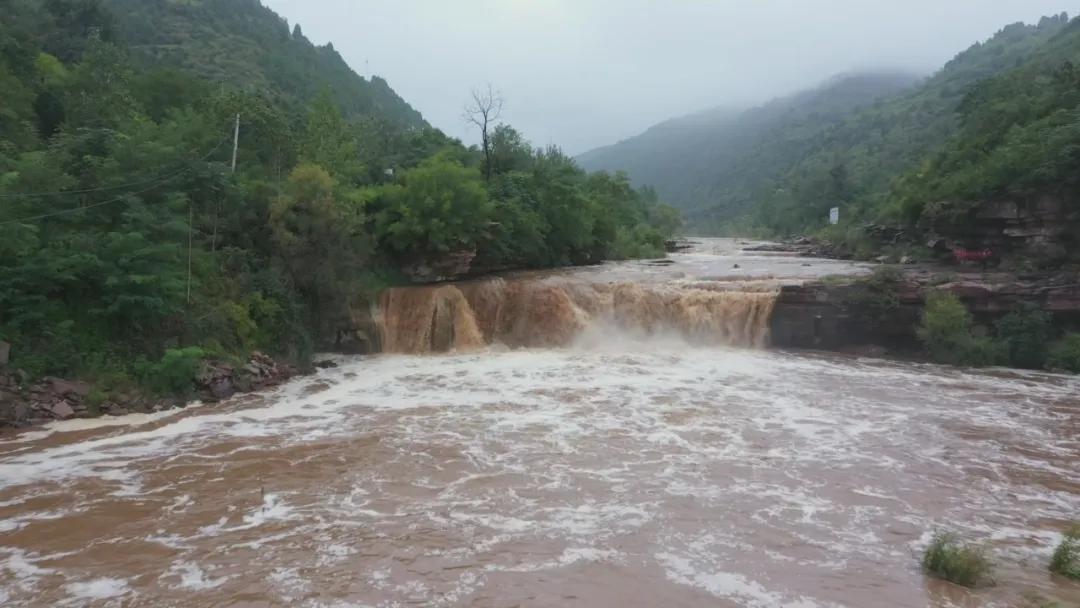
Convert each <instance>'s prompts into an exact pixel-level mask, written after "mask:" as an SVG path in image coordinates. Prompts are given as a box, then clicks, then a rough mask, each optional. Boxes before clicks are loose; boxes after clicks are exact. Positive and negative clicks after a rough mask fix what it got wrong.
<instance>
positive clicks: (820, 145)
mask: <svg viewBox="0 0 1080 608" xmlns="http://www.w3.org/2000/svg"><path fill="white" fill-rule="evenodd" d="M1068 23H1069V20H1068V17H1067V16H1066V15H1064V14H1062V15H1057V16H1053V17H1048V18H1044V19H1043V20H1042V21H1040V22H1039V24H1037V25H1024V24H1019V23H1017V24H1012V25H1009V26H1008V27H1005V28H1004V29H1002V30H1001V31H1000V32H998V33H997V34H996V35H995V36H994V37H993V38H991V39H990V40H987V41H986V42H983V43H978V44H975V45H974V46H972V47H971V48H970V49H968V50H966V51H964V52H963V53H961V54H959V55H958V56H957V57H956V58H955V59H953V60H952V61H950V62H949V63H948V64H947V65H945V66H944V67H943V68H942V69H941V70H940V71H938V72H937V73H935V74H934V75H933V76H931V77H929V78H926V79H919V78H915V77H912V76H909V75H904V74H889V73H863V74H849V75H844V76H840V77H837V78H834V79H832V80H831V81H829V82H826V83H824V84H823V85H822V86H820V87H818V88H816V89H813V90H810V91H805V92H802V93H798V94H795V95H791V96H789V97H785V98H781V99H777V100H774V101H772V102H769V103H767V104H765V105H763V106H761V107H758V108H753V109H750V110H746V111H736V110H732V109H725V108H722V109H717V110H713V111H710V112H705V113H702V114H698V115H694V116H689V117H685V118H682V119H676V120H673V121H669V122H667V123H663V124H661V125H657V126H655V127H653V128H652V129H650V130H649V131H647V132H646V133H644V134H642V135H640V136H638V137H636V138H632V139H630V140H627V141H624V142H621V143H619V144H616V145H614V146H609V147H607V148H601V149H599V150H594V151H592V152H589V153H586V154H584V155H582V156H581V157H580V160H581V162H582V164H583V165H584V166H585V167H587V168H589V169H607V170H618V169H622V170H628V171H630V172H631V174H632V175H633V176H634V178H635V180H636V181H637V183H638V184H651V185H653V186H656V187H657V188H658V190H659V192H660V194H661V195H662V196H663V197H664V198H665V199H667V200H669V201H671V202H673V203H675V204H676V205H677V206H679V208H680V209H681V210H683V212H684V213H685V214H686V215H687V217H688V219H689V221H690V226H691V229H692V230H693V231H694V232H698V233H714V232H727V233H731V232H739V233H741V234H743V235H746V234H755V235H787V234H793V233H802V234H806V233H810V232H816V231H817V230H819V229H821V228H823V227H824V226H825V225H826V222H827V217H828V210H829V209H830V208H831V207H837V206H838V207H840V208H841V217H842V221H843V222H844V223H845V225H846V227H845V228H844V232H845V234H842V235H841V234H835V233H834V234H833V235H832V236H833V237H835V238H833V239H830V240H833V241H834V242H839V243H841V244H844V243H843V242H844V241H847V242H849V243H850V245H848V246H847V247H846V248H847V250H848V251H853V252H855V251H860V250H861V251H860V253H862V254H866V255H868V254H869V253H870V252H871V251H874V250H876V249H877V248H879V247H880V244H878V243H874V242H873V241H872V240H870V239H869V238H868V237H866V236H865V235H864V236H858V235H857V234H854V233H858V232H861V230H862V226H863V225H865V224H866V223H868V222H877V223H888V224H898V225H903V224H908V225H910V226H914V225H915V224H916V223H917V222H918V221H919V220H920V218H922V216H923V211H924V209H925V208H926V207H927V205H928V204H931V203H936V202H939V201H948V202H949V203H948V204H947V205H946V206H951V205H952V204H953V203H956V202H962V201H971V200H982V199H984V198H986V197H995V196H1016V195H1021V196H1022V197H1024V198H1026V199H1029V200H1034V199H1035V197H1036V196H1037V195H1038V194H1041V193H1045V192H1058V191H1060V190H1062V189H1064V190H1065V191H1067V192H1070V193H1073V192H1075V191H1076V189H1077V186H1080V182H1078V181H1077V176H1076V172H1075V171H1073V170H1072V169H1071V168H1073V167H1075V166H1076V163H1077V154H1078V152H1077V150H1078V149H1080V146H1078V145H1077V143H1078V142H1080V119H1078V116H1080V109H1078V106H1077V102H1078V96H1077V94H1076V91H1077V87H1076V78H1077V70H1076V69H1075V68H1074V64H1075V63H1076V58H1077V56H1078V51H1080V31H1078V30H1077V28H1075V27H1067V25H1068Z"/></svg>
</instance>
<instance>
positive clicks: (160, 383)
mask: <svg viewBox="0 0 1080 608" xmlns="http://www.w3.org/2000/svg"><path fill="white" fill-rule="evenodd" d="M205 358H206V351H204V350H203V349H201V348H196V347H191V348H183V349H169V350H168V351H166V352H165V356H163V357H162V358H161V361H158V362H157V363H146V364H143V365H142V366H140V367H141V369H140V370H139V377H140V379H141V380H142V382H143V384H145V385H146V387H147V388H149V389H150V390H152V391H154V392H156V393H160V394H165V395H173V396H176V397H187V396H190V395H191V394H192V393H193V392H194V391H195V376H196V375H198V373H199V370H200V368H201V367H202V362H203V359H205Z"/></svg>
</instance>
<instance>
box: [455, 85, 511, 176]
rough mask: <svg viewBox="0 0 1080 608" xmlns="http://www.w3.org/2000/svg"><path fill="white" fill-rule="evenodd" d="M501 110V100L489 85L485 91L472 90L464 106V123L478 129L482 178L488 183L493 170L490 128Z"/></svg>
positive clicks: (497, 118) (500, 114) (500, 113)
mask: <svg viewBox="0 0 1080 608" xmlns="http://www.w3.org/2000/svg"><path fill="white" fill-rule="evenodd" d="M502 109H503V98H502V96H501V95H500V94H499V93H498V92H497V91H495V89H494V88H492V86H491V84H490V83H489V84H488V85H487V88H486V89H473V91H472V101H470V102H469V103H468V104H467V105H466V106H465V116H464V118H465V121H466V122H468V123H471V124H473V125H476V127H477V128H478V129H480V140H481V149H482V150H483V152H484V177H485V178H486V179H487V180H489V181H490V180H491V173H492V169H493V167H492V158H491V153H492V146H491V128H492V125H494V124H495V121H497V120H499V117H500V116H502Z"/></svg>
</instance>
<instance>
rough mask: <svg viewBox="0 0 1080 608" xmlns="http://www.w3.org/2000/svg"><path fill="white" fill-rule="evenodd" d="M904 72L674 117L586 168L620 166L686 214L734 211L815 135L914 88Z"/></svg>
mask: <svg viewBox="0 0 1080 608" xmlns="http://www.w3.org/2000/svg"><path fill="white" fill-rule="evenodd" d="M916 82H917V78H916V77H914V76H911V75H907V74H897V73H872V74H871V73H868V74H849V75H844V76H840V77H837V78H834V79H833V80H831V81H830V82H828V83H826V84H824V85H822V86H821V87H819V88H816V89H813V90H810V91H804V92H802V93H798V94H796V95H792V96H789V97H784V98H781V99H777V100H775V101H772V102H770V103H768V104H765V105H763V106H761V107H758V108H753V109H750V110H747V111H742V112H739V111H732V110H727V109H717V110H712V111H708V112H703V113H700V114H696V115H692V116H688V117H685V118H679V119H675V120H672V121H669V122H666V123H663V124H661V125H658V126H656V127H653V128H651V129H649V130H648V131H647V132H645V133H644V134H642V135H640V136H638V137H635V138H632V139H629V140H627V141H624V142H621V143H619V144H616V145H614V146H609V147H607V148H601V149H598V150H594V151H592V152H587V153H585V154H583V155H581V156H579V157H578V159H577V160H578V162H580V163H581V164H582V166H584V167H585V168H586V169H590V170H610V171H613V170H622V171H626V172H628V173H629V174H630V175H631V176H632V178H633V179H634V181H635V183H638V184H641V185H650V186H653V187H655V188H656V189H657V191H658V192H659V193H660V195H661V196H663V197H664V198H665V200H668V201H670V202H671V203H672V204H674V205H676V206H678V207H680V208H681V209H682V210H684V211H685V212H686V213H688V214H690V218H689V219H690V221H691V224H692V227H693V223H695V222H696V221H700V220H701V218H702V217H705V216H709V217H711V216H718V217H722V218H730V217H735V216H737V215H739V214H741V213H743V212H745V211H746V210H747V209H748V208H749V206H750V205H751V204H752V203H753V201H754V194H755V191H756V190H757V189H758V188H759V187H760V186H761V185H762V183H764V182H766V181H768V180H769V179H771V178H772V177H773V176H775V175H777V174H781V173H783V172H784V171H786V170H787V169H788V168H789V167H791V166H792V165H793V164H795V163H796V162H798V161H799V159H801V158H803V157H805V156H806V155H808V154H811V153H813V152H814V151H816V150H817V149H818V148H819V147H820V144H821V142H820V141H819V137H820V134H821V133H822V132H823V131H824V130H826V129H827V128H829V127H830V126H835V125H838V124H840V123H841V122H842V121H843V120H845V119H846V118H847V117H849V116H850V115H851V113H852V112H853V111H854V110H856V109H857V108H860V107H864V106H867V105H869V104H871V103H873V102H874V101H875V100H878V99H881V98H883V97H886V96H888V95H892V94H895V93H897V92H899V91H902V90H905V89H908V88H910V87H911V86H913V85H914V84H915V83H916Z"/></svg>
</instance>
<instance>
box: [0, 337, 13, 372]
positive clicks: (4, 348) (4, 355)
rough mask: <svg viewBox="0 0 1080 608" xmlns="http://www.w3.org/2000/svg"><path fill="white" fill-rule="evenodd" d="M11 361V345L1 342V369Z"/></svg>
mask: <svg viewBox="0 0 1080 608" xmlns="http://www.w3.org/2000/svg"><path fill="white" fill-rule="evenodd" d="M10 360H11V344H8V343H7V342H4V341H3V340H0V367H4V366H5V365H7V364H8V361H10Z"/></svg>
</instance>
